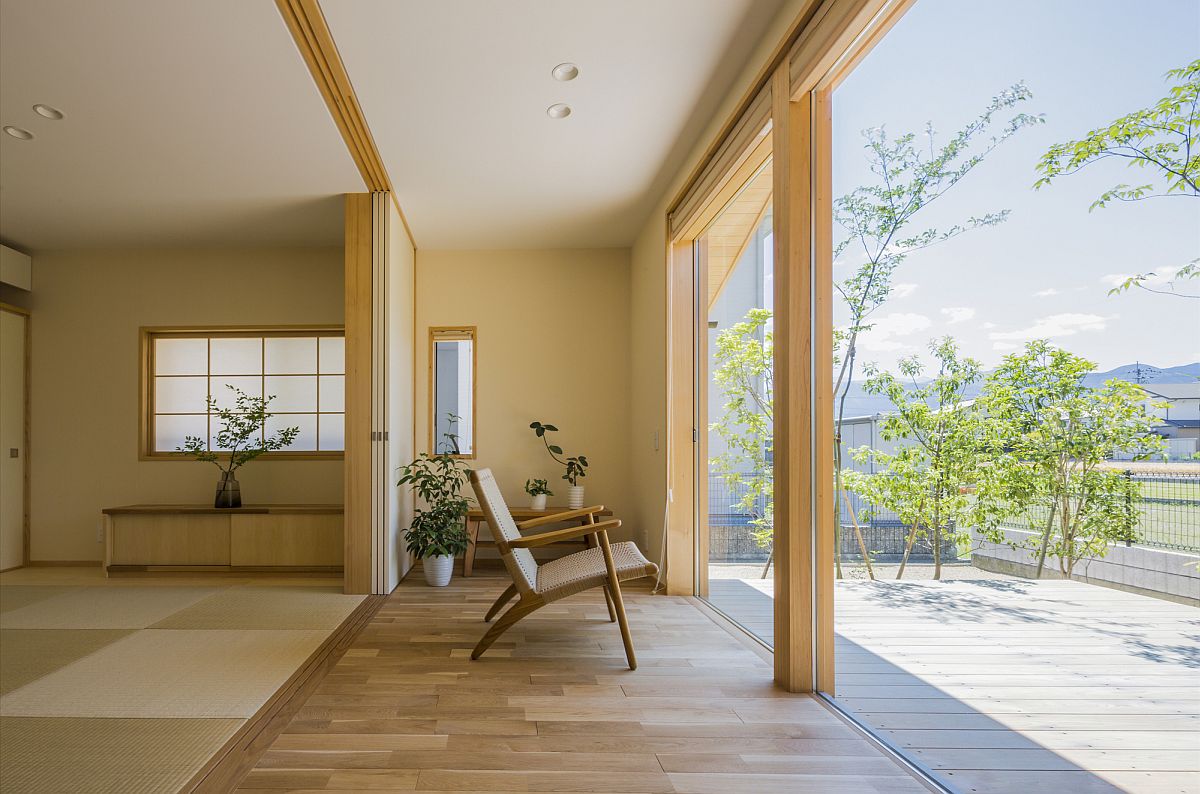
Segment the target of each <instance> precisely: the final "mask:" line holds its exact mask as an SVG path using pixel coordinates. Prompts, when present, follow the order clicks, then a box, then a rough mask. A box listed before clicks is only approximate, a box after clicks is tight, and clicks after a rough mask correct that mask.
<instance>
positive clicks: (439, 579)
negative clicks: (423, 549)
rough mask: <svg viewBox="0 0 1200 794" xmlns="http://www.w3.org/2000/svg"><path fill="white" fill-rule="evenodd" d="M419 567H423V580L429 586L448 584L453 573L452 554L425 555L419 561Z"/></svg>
mask: <svg viewBox="0 0 1200 794" xmlns="http://www.w3.org/2000/svg"><path fill="white" fill-rule="evenodd" d="M421 567H422V568H424V569H425V582H426V583H427V584H428V585H429V586H430V587H445V586H446V585H448V584H450V577H451V576H453V575H454V555H453V554H442V555H440V556H438V557H426V558H425V559H424V560H423V561H422V562H421Z"/></svg>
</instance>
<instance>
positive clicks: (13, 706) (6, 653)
mask: <svg viewBox="0 0 1200 794" xmlns="http://www.w3.org/2000/svg"><path fill="white" fill-rule="evenodd" d="M361 601H362V597H361V596H346V595H343V594H342V593H341V587H340V581H339V580H338V579H335V578H329V577H325V578H316V579H312V578H310V579H304V578H299V577H286V578H284V577H277V578H268V579H262V578H253V577H245V576H238V577H225V578H222V577H219V576H218V577H211V576H205V577H197V576H186V577H181V576H146V577H141V576H139V577H120V578H113V579H104V578H103V576H102V575H101V574H100V573H99V571H98V570H92V569H80V570H65V569H40V570H39V569H21V570H17V571H11V572H8V573H5V574H3V575H0V790H2V791H4V792H6V794H7V792H10V791H12V792H68V791H69V792H160V791H162V792H171V791H176V790H178V789H179V787H180V786H182V785H184V784H185V783H187V782H188V780H190V779H191V777H192V776H193V775H194V774H195V773H196V772H197V771H198V770H199V769H200V768H201V767H202V766H203V765H204V764H205V762H207V761H208V759H209V758H211V757H212V755H213V754H214V753H215V752H217V751H218V750H219V749H220V748H221V747H222V745H223V744H224V743H225V742H226V741H227V740H228V739H229V738H230V737H231V736H233V734H234V733H235V732H236V731H237V730H238V728H240V727H241V726H242V725H243V724H244V723H245V721H246V720H247V719H248V718H249V717H251V716H252V715H254V713H255V712H256V711H257V710H258V709H259V708H260V707H261V706H262V705H263V704H264V703H265V702H266V701H267V700H268V699H269V698H270V697H271V696H272V695H273V694H274V693H275V691H276V690H277V689H278V688H279V687H280V686H281V685H283V683H284V682H285V681H286V680H287V679H288V678H289V677H290V676H291V675H292V674H293V673H294V672H295V671H296V670H297V669H299V668H300V667H301V666H302V665H303V664H304V662H305V661H306V660H307V659H308V658H309V656H310V655H311V654H312V653H313V652H314V651H315V650H316V649H317V648H318V647H319V646H320V645H321V643H322V642H323V641H324V639H325V638H326V637H327V636H329V635H330V634H331V633H332V632H333V631H334V630H335V629H336V628H337V627H338V626H339V625H340V624H341V623H342V621H343V620H345V619H346V617H347V616H349V615H350V613H351V612H352V611H353V610H354V609H355V608H356V607H357V606H358V605H359V603H361Z"/></svg>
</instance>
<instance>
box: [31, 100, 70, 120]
mask: <svg viewBox="0 0 1200 794" xmlns="http://www.w3.org/2000/svg"><path fill="white" fill-rule="evenodd" d="M33 112H34V113H36V114H38V115H39V116H42V117H43V118H48V119H53V120H54V121H58V120H59V119H61V118H62V117H63V116H65V115H66V114H65V113H63V112H62V111H61V110H59V109H58V108H52V107H50V106H49V105H42V104H37V105H34V106H33Z"/></svg>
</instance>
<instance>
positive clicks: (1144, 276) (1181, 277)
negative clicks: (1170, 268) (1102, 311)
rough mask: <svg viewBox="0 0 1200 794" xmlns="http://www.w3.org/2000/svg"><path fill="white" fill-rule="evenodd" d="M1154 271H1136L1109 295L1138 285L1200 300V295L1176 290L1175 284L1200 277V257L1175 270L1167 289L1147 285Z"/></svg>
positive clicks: (1159, 292) (1160, 292) (1159, 291)
mask: <svg viewBox="0 0 1200 794" xmlns="http://www.w3.org/2000/svg"><path fill="white" fill-rule="evenodd" d="M1154 275H1155V274H1154V273H1136V274H1134V275H1132V276H1130V277H1129V278H1127V279H1125V280H1124V281H1122V282H1121V283H1120V284H1118V285H1117V286H1115V287H1113V288H1112V289H1110V290H1109V291H1108V294H1109V295H1119V294H1121V293H1122V292H1128V291H1129V290H1131V289H1133V288H1134V287H1137V288H1138V289H1144V290H1145V291H1146V292H1154V293H1157V294H1159V295H1170V296H1171V297H1173V298H1190V299H1191V300H1200V295H1189V294H1187V293H1186V292H1176V291H1175V285H1176V283H1178V282H1180V281H1188V280H1190V279H1194V278H1200V259H1193V260H1192V261H1191V262H1189V263H1187V264H1186V265H1184V266H1183V267H1181V268H1179V269H1178V270H1176V271H1175V274H1174V275H1173V276H1172V277H1171V280H1170V281H1168V282H1167V289H1155V288H1154V287H1148V286H1146V281H1147V280H1149V279H1150V278H1151V277H1153V276H1154Z"/></svg>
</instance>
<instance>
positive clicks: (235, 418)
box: [175, 386, 300, 508]
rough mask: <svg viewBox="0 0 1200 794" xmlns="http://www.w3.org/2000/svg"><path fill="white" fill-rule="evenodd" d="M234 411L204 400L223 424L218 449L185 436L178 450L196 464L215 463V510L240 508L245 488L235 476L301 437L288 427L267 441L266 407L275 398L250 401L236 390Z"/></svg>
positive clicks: (219, 432)
mask: <svg viewBox="0 0 1200 794" xmlns="http://www.w3.org/2000/svg"><path fill="white" fill-rule="evenodd" d="M229 388H230V389H232V390H233V392H234V398H233V407H232V408H218V407H217V401H216V399H215V398H214V397H213V396H212V395H211V394H210V395H208V396H207V397H205V402H206V403H207V405H208V412H209V413H210V414H215V415H216V417H217V418H218V419H219V420H220V421H221V429H220V430H218V431H217V435H216V437H215V439H214V440H215V441H216V448H215V449H210V448H209V445H208V440H207V439H204V438H200V437H199V436H184V439H183V446H182V447H175V451H176V452H178V453H179V454H181V455H191V456H192V457H194V458H195V459H196V460H199V461H203V462H205V463H212V464H214V465H215V466H216V467H217V468H218V469H220V470H221V478H220V479H219V480H217V495H216V499H214V500H213V507H227V508H234V507H241V506H242V487H241V486H240V485H239V484H238V481H237V478H235V477H234V476H233V475H234V473H235V472H236V471H237V470H238V469H240V468H241V467H242V466H245V465H246V464H247V463H249V462H250V461H252V460H254V459H255V458H257V457H258V456H259V455H261V454H263V453H264V452H275V451H277V450H281V449H287V448H288V447H289V446H291V443H292V442H293V441H295V440H296V436H298V435H299V434H300V428H298V427H285V428H283V429H282V430H277V431H275V433H274V434H273V435H271V436H270V437H267V436H266V434H265V433H264V432H263V427H264V425H265V424H266V421H267V420H268V419H270V418H271V414H269V413H267V407H268V406H269V405H270V403H271V400H274V399H275V395H273V394H272V395H270V396H269V397H265V398H264V397H251V396H250V395H249V394H246V392H244V391H242V390H241V389H239V388H237V387H235V386H229Z"/></svg>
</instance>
